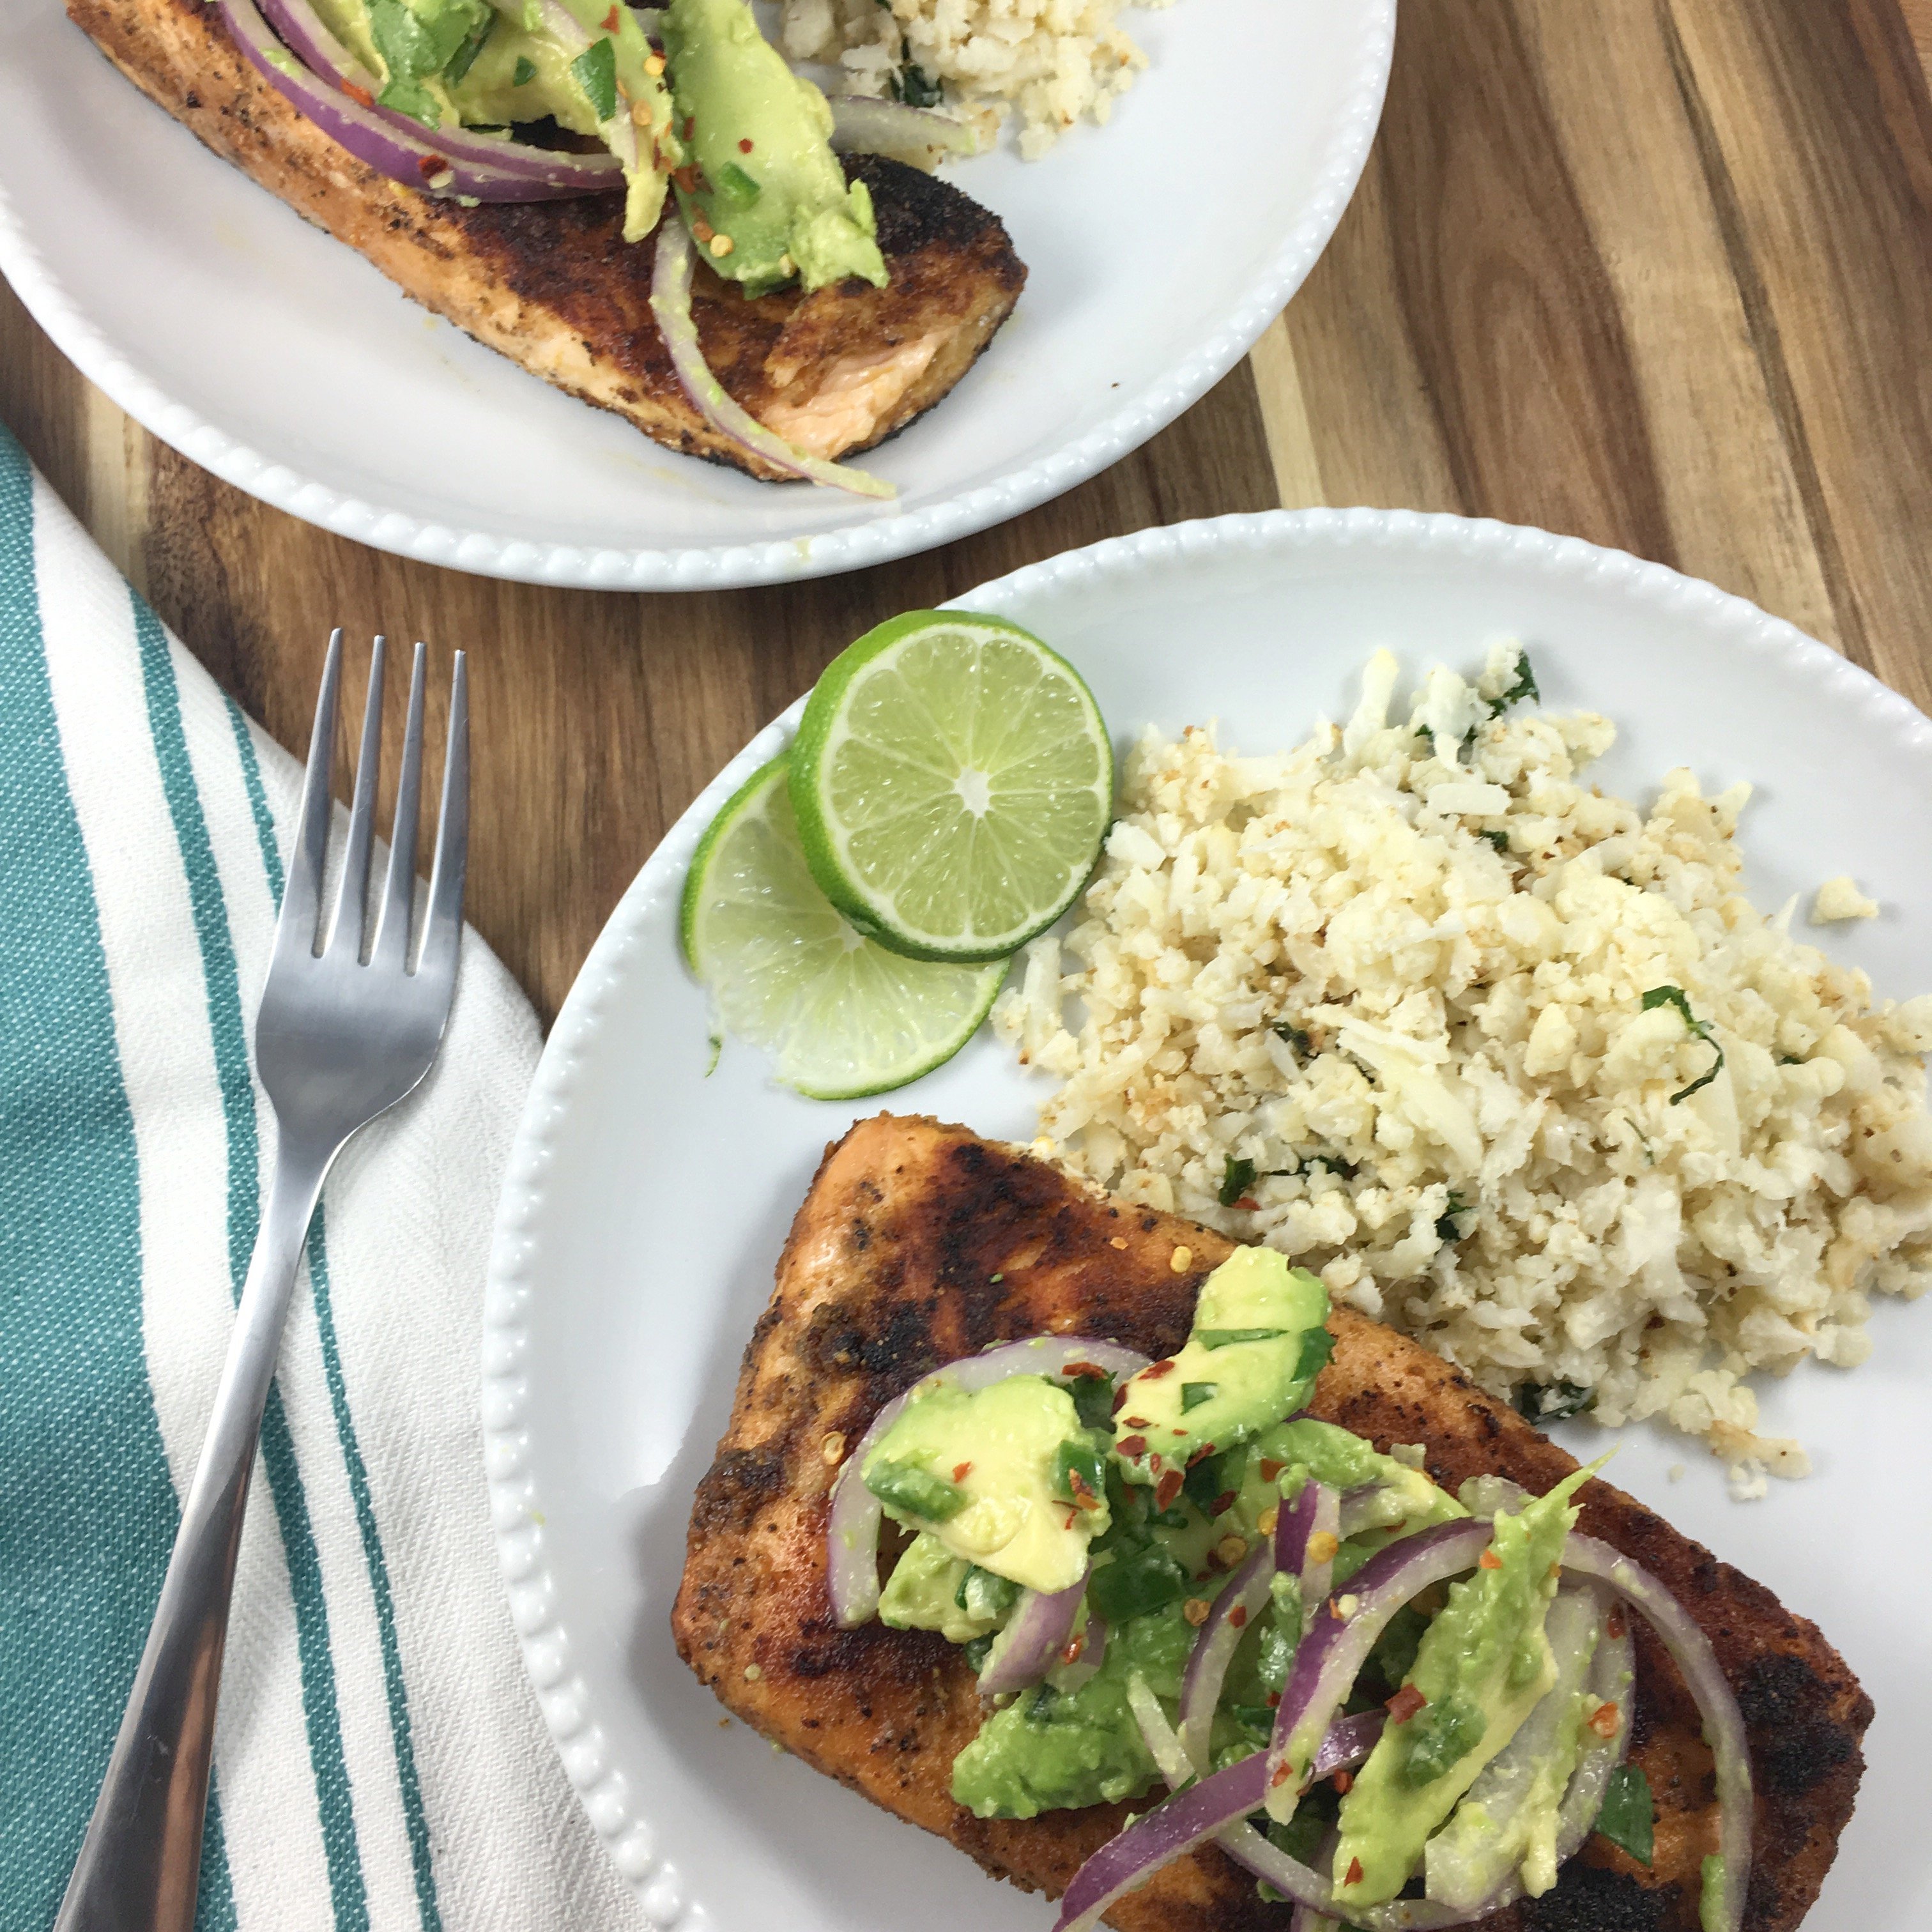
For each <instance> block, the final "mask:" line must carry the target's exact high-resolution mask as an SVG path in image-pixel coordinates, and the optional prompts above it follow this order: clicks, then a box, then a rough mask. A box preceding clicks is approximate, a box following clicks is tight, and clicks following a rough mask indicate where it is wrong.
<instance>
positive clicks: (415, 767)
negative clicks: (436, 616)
mask: <svg viewBox="0 0 1932 1932" xmlns="http://www.w3.org/2000/svg"><path fill="white" fill-rule="evenodd" d="M428 656H429V653H428V651H427V650H426V649H425V648H424V646H423V644H422V641H421V640H420V639H419V640H418V641H417V643H416V661H415V663H414V664H413V665H412V666H411V667H410V721H409V724H408V726H407V728H406V729H405V730H404V733H403V768H402V771H401V774H400V775H399V776H398V778H397V780H396V818H395V824H394V825H393V826H392V827H391V828H390V832H389V878H388V880H387V881H386V883H385V884H384V886H383V917H382V922H381V924H380V925H379V926H377V929H376V944H375V946H374V948H373V950H371V953H370V955H369V963H370V964H371V965H372V966H389V967H393V968H397V969H398V970H400V969H401V968H404V967H405V966H407V965H408V963H409V956H410V909H411V907H412V906H413V903H414V901H415V898H416V818H417V816H418V810H419V806H420V804H421V802H422V745H423V673H424V669H425V665H426V664H427V661H428Z"/></svg>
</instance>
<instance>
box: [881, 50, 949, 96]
mask: <svg viewBox="0 0 1932 1932" xmlns="http://www.w3.org/2000/svg"><path fill="white" fill-rule="evenodd" d="M891 85H892V98H893V99H894V100H895V101H904V103H905V104H906V105H907V107H938V105H939V104H940V102H941V101H942V100H943V99H944V98H945V89H944V88H942V87H941V86H940V84H939V83H938V81H936V80H931V79H929V77H928V76H927V74H926V70H925V68H922V67H921V66H920V65H919V63H918V62H916V61H907V62H906V64H905V65H904V67H902V68H900V69H899V71H898V73H897V74H894V75H893V76H892V83H891Z"/></svg>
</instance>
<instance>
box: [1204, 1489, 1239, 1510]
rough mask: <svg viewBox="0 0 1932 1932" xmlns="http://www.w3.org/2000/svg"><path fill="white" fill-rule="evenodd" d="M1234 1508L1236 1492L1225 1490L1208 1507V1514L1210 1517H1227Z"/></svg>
mask: <svg viewBox="0 0 1932 1932" xmlns="http://www.w3.org/2000/svg"><path fill="white" fill-rule="evenodd" d="M1234 1507H1235V1492H1234V1491H1233V1490H1223V1491H1222V1492H1221V1493H1220V1495H1219V1496H1217V1497H1216V1498H1215V1499H1214V1501H1213V1502H1211V1503H1210V1504H1209V1505H1208V1514H1209V1515H1210V1516H1226V1514H1228V1512H1229V1511H1230V1510H1231V1509H1232V1508H1234Z"/></svg>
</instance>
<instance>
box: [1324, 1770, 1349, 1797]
mask: <svg viewBox="0 0 1932 1932" xmlns="http://www.w3.org/2000/svg"><path fill="white" fill-rule="evenodd" d="M1329 1782H1330V1783H1331V1784H1333V1785H1334V1787H1335V1789H1336V1790H1337V1791H1338V1792H1339V1793H1340V1794H1341V1795H1342V1796H1343V1797H1344V1798H1346V1797H1347V1796H1348V1795H1349V1793H1350V1792H1351V1791H1352V1790H1354V1789H1355V1773H1354V1772H1352V1771H1338V1772H1336V1774H1335V1775H1334V1777H1333V1778H1331V1779H1330V1780H1329Z"/></svg>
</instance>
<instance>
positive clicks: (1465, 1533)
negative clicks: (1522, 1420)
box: [1267, 1484, 1491, 1923]
mask: <svg viewBox="0 0 1932 1932" xmlns="http://www.w3.org/2000/svg"><path fill="white" fill-rule="evenodd" d="M1308 1487H1309V1488H1310V1489H1312V1488H1313V1487H1315V1486H1314V1485H1313V1484H1309V1485H1308ZM1303 1493H1304V1495H1305V1494H1306V1493H1307V1490H1304V1492H1303ZM1330 1493H1331V1496H1332V1495H1333V1493H1334V1492H1333V1491H1331V1492H1330ZM1296 1501H1297V1502H1300V1501H1301V1498H1300V1497H1298V1498H1297V1499H1296ZM1311 1514H1312V1512H1311ZM1490 1535H1491V1531H1490V1525H1489V1524H1487V1523H1442V1524H1439V1525H1438V1526H1436V1528H1434V1529H1425V1530H1421V1531H1418V1532H1417V1534H1416V1535H1414V1536H1407V1537H1404V1538H1403V1539H1402V1540H1401V1541H1400V1542H1399V1543H1392V1544H1390V1545H1389V1547H1388V1549H1386V1550H1382V1551H1381V1552H1380V1553H1379V1554H1377V1555H1376V1556H1372V1557H1370V1559H1369V1560H1368V1562H1367V1563H1365V1564H1364V1565H1363V1566H1362V1567H1361V1569H1360V1570H1358V1571H1356V1573H1355V1576H1354V1577H1352V1579H1351V1580H1350V1581H1349V1595H1351V1596H1352V1598H1355V1600H1356V1603H1357V1605H1358V1607H1357V1609H1356V1610H1355V1614H1354V1615H1353V1616H1352V1617H1350V1618H1349V1619H1348V1621H1347V1622H1346V1623H1345V1622H1340V1621H1338V1620H1337V1618H1336V1616H1334V1605H1332V1604H1331V1605H1328V1606H1327V1607H1322V1604H1321V1602H1320V1600H1319V1599H1316V1598H1308V1597H1306V1596H1304V1598H1303V1600H1302V1604H1303V1610H1302V1614H1303V1616H1304V1619H1305V1620H1306V1625H1307V1628H1305V1629H1304V1631H1303V1632H1302V1637H1301V1643H1300V1645H1299V1646H1298V1647H1297V1649H1296V1650H1295V1666H1294V1668H1293V1669H1292V1670H1291V1671H1290V1673H1289V1679H1288V1686H1287V1688H1286V1690H1284V1691H1283V1693H1282V1698H1281V1705H1280V1709H1278V1710H1277V1712H1275V1728H1274V1742H1272V1743H1271V1745H1269V1746H1268V1793H1267V1800H1268V1814H1269V1816H1270V1817H1273V1818H1276V1819H1278V1820H1280V1821H1281V1822H1282V1823H1284V1824H1286V1823H1287V1821H1288V1820H1289V1819H1290V1818H1292V1817H1294V1815H1295V1805H1296V1804H1297V1802H1298V1800H1299V1799H1300V1796H1301V1792H1300V1781H1301V1779H1302V1778H1304V1777H1305V1776H1306V1775H1307V1773H1306V1770H1305V1769H1304V1767H1306V1766H1310V1765H1312V1764H1313V1763H1314V1760H1315V1754H1316V1750H1317V1749H1318V1748H1319V1746H1320V1745H1321V1742H1322V1738H1323V1736H1325V1734H1326V1733H1327V1731H1328V1724H1329V1721H1330V1719H1331V1718H1333V1717H1334V1715H1335V1713H1336V1712H1337V1711H1339V1710H1340V1709H1341V1707H1342V1701H1343V1699H1344V1698H1345V1697H1347V1696H1348V1694H1349V1686H1350V1685H1352V1684H1353V1683H1354V1682H1355V1679H1356V1676H1357V1675H1358V1673H1360V1671H1361V1668H1362V1666H1363V1665H1364V1664H1365V1663H1367V1661H1368V1655H1369V1652H1370V1651H1371V1650H1373V1649H1374V1648H1375V1644H1376V1639H1377V1638H1378V1637H1380V1636H1381V1635H1382V1631H1383V1630H1384V1629H1385V1628H1386V1627H1387V1625H1388V1621H1389V1619H1391V1617H1392V1616H1394V1615H1395V1613H1396V1612H1397V1610H1400V1609H1401V1608H1402V1607H1403V1604H1406V1603H1407V1602H1408V1601H1409V1599H1410V1598H1412V1597H1415V1596H1416V1595H1419V1594H1420V1593H1421V1592H1422V1591H1424V1590H1426V1589H1428V1587H1429V1586H1430V1584H1432V1583H1444V1582H1446V1581H1447V1580H1448V1579H1449V1578H1450V1577H1456V1576H1460V1574H1462V1572H1463V1571H1465V1570H1472V1569H1474V1568H1475V1566H1476V1562H1477V1559H1478V1558H1479V1557H1480V1556H1481V1555H1482V1553H1483V1552H1484V1550H1486V1549H1487V1548H1488V1547H1489V1544H1490ZM1356 1922H1358V1923H1360V1922H1361V1921H1360V1920H1359V1919H1358V1921H1356Z"/></svg>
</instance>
